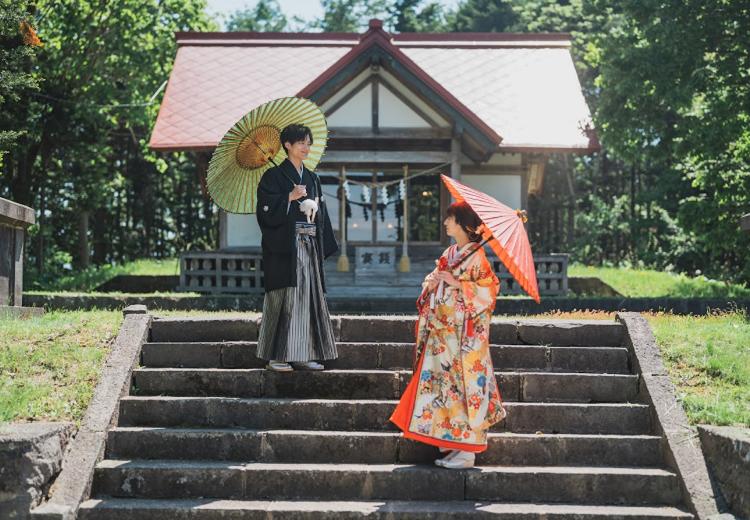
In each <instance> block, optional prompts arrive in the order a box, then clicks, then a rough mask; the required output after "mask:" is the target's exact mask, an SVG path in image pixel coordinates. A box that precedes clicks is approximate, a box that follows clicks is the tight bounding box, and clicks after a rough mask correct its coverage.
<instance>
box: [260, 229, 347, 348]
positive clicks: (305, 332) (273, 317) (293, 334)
mask: <svg viewBox="0 0 750 520" xmlns="http://www.w3.org/2000/svg"><path fill="white" fill-rule="evenodd" d="M315 233H316V229H315V227H314V226H304V225H299V224H298V226H297V237H296V240H297V286H296V287H284V288H282V289H276V290H273V291H268V292H267V293H266V296H265V298H264V300H263V317H262V319H261V322H260V332H259V335H258V354H257V355H258V357H259V358H261V359H267V360H271V359H273V360H276V361H286V362H293V361H314V360H315V361H317V360H326V359H336V358H337V357H338V352H337V351H336V343H335V340H334V337H333V327H332V326H331V317H330V316H329V314H328V304H327V303H326V299H325V293H324V292H323V284H322V283H321V279H320V273H319V271H318V266H319V265H320V264H319V255H320V252H319V251H318V241H317V239H316V238H315Z"/></svg>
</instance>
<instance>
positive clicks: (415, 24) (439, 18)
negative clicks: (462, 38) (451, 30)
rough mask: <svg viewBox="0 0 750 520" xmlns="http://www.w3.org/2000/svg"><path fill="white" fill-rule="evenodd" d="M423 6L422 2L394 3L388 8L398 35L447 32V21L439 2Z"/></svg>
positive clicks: (397, 0) (409, 0) (400, 1)
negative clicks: (404, 33)
mask: <svg viewBox="0 0 750 520" xmlns="http://www.w3.org/2000/svg"><path fill="white" fill-rule="evenodd" d="M422 4H424V2H423V1H422V0H396V1H394V2H393V5H392V6H391V7H389V8H388V15H389V24H390V26H391V28H392V30H393V31H394V32H398V33H403V32H440V31H445V30H446V23H447V21H446V18H445V12H444V10H443V8H442V6H441V5H440V4H439V3H437V2H429V3H427V4H426V5H422ZM420 7H421V8H420Z"/></svg>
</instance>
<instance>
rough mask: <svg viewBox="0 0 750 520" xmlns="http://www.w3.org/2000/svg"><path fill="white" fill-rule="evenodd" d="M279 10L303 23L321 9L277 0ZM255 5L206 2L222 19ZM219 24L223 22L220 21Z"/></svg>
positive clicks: (451, 1) (240, 0) (445, 0)
mask: <svg viewBox="0 0 750 520" xmlns="http://www.w3.org/2000/svg"><path fill="white" fill-rule="evenodd" d="M277 1H278V2H279V5H280V6H281V10H282V11H283V12H284V14H285V15H286V16H287V18H289V19H291V18H292V17H293V16H295V15H296V16H299V17H300V18H302V19H303V20H305V21H310V20H312V19H314V18H317V17H319V16H322V14H323V8H322V7H321V6H320V2H318V1H316V0H277ZM458 1H459V0H439V2H440V3H441V4H443V5H444V6H445V7H449V8H454V7H456V5H458ZM255 4H256V2H255V1H254V0H208V12H209V13H211V14H221V15H224V18H226V17H228V16H229V14H230V13H233V12H234V11H236V10H237V9H242V8H243V7H245V6H249V7H252V6H254V5H255ZM220 22H223V20H221V19H220Z"/></svg>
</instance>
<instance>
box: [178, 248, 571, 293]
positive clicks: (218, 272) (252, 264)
mask: <svg viewBox="0 0 750 520" xmlns="http://www.w3.org/2000/svg"><path fill="white" fill-rule="evenodd" d="M329 261H330V260H329ZM490 262H491V263H492V265H493V268H494V269H495V272H496V273H497V276H498V277H499V278H500V284H501V286H500V293H501V294H503V295H514V294H521V292H522V291H521V288H520V287H519V285H518V283H516V281H515V280H514V279H513V278H512V277H511V275H510V273H508V271H507V270H506V269H505V266H504V265H503V264H502V263H501V262H500V261H499V260H498V259H497V258H496V257H494V256H490ZM534 264H535V266H536V276H537V282H538V284H539V294H540V295H541V296H565V295H566V294H567V292H568V255H567V254H550V255H544V256H537V257H535V258H534ZM425 271H429V266H427V267H425ZM342 274H343V273H342ZM386 278H387V277H386ZM417 278H419V277H417ZM419 282H421V279H419ZM351 283H353V284H355V285H356V281H355V278H354V277H352V282H351ZM378 283H379V284H380V285H383V284H388V280H387V279H383V276H380V277H379V278H378ZM417 285H419V284H418V283H417ZM178 290H180V291H190V292H200V293H208V294H252V293H262V292H263V264H262V259H261V254H260V252H253V253H228V252H221V251H209V252H196V253H183V254H182V256H181V257H180V285H179V287H178Z"/></svg>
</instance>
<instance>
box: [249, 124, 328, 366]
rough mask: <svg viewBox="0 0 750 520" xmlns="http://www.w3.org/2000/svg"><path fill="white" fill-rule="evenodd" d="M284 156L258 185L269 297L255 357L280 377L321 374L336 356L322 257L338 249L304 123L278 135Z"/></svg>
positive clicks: (264, 266)
mask: <svg viewBox="0 0 750 520" xmlns="http://www.w3.org/2000/svg"><path fill="white" fill-rule="evenodd" d="M281 143H282V145H283V146H284V150H285V151H286V154H287V158H286V159H285V160H284V161H283V162H282V163H281V164H279V165H278V166H275V167H273V168H270V169H269V170H268V171H266V173H264V174H263V177H262V178H261V180H260V184H259V185H258V197H257V201H258V204H257V217H258V224H259V225H260V230H261V233H262V240H261V247H262V250H263V271H264V280H265V281H264V286H265V291H266V294H265V298H264V300H263V317H262V319H261V324H260V333H259V337H258V353H257V355H258V357H259V358H261V359H265V360H268V364H267V365H266V368H267V369H269V370H273V371H276V372H290V371H292V370H294V369H295V368H296V369H300V370H323V369H324V366H323V365H322V364H321V363H319V361H323V360H328V359H335V358H337V357H338V353H337V351H336V344H335V341H334V338H333V329H332V328H331V318H330V316H329V314H328V304H327V302H326V299H325V280H324V274H323V260H324V259H325V258H328V257H329V256H331V255H332V254H334V253H335V252H336V251H338V244H337V243H336V238H335V236H334V234H333V227H332V226H331V220H330V219H329V217H328V211H327V209H326V204H325V199H324V198H323V192H322V190H321V184H320V179H319V178H318V176H317V175H316V174H315V173H314V172H312V171H310V170H308V169H307V168H305V166H304V163H303V161H304V160H305V159H306V158H307V156H308V154H309V153H310V146H311V145H312V144H313V137H312V132H311V130H310V129H309V128H308V127H306V126H304V125H300V124H293V125H289V126H287V127H286V128H284V129H283V130H282V132H281Z"/></svg>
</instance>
